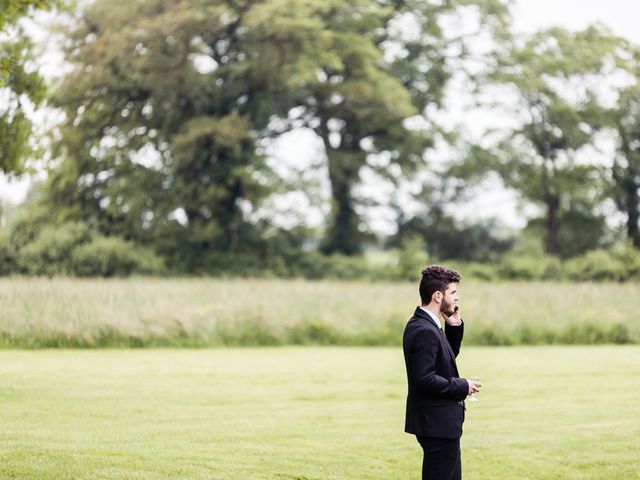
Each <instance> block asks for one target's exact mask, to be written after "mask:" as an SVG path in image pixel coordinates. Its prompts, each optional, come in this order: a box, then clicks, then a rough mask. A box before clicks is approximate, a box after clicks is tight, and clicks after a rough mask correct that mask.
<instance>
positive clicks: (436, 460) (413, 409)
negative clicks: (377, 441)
mask: <svg viewBox="0 0 640 480" xmlns="http://www.w3.org/2000/svg"><path fill="white" fill-rule="evenodd" d="M459 283H460V274H459V273H458V272H456V271H455V270H450V269H448V268H444V267H440V266H438V265H431V266H427V267H425V268H423V269H422V280H421V281H420V298H421V302H422V304H421V306H420V307H418V308H416V311H415V313H414V314H413V317H412V318H411V320H409V322H408V323H407V326H406V327H405V330H404V336H403V341H402V344H403V349H404V361H405V365H406V367H407V381H408V384H409V393H408V395H407V415H406V422H405V432H407V433H412V434H414V435H416V437H417V439H418V443H420V445H421V446H422V450H423V452H424V456H423V460H422V478H423V480H427V479H428V480H460V479H461V478H462V468H461V462H460V436H461V435H462V422H463V421H464V412H465V407H464V399H465V398H466V397H467V395H471V394H472V393H475V392H477V391H479V390H480V386H481V385H480V383H479V382H474V381H471V380H465V379H464V378H459V375H458V368H457V366H456V357H457V356H458V352H459V351H460V343H462V335H463V331H464V324H463V322H462V319H461V318H460V312H459V311H458V307H457V305H456V303H457V302H458V299H459V298H458V284H459ZM441 319H444V322H445V330H444V331H443V330H442V321H441Z"/></svg>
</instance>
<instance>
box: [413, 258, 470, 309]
mask: <svg viewBox="0 0 640 480" xmlns="http://www.w3.org/2000/svg"><path fill="white" fill-rule="evenodd" d="M461 279H462V277H461V276H460V274H459V273H458V272H456V271H455V270H451V269H450V268H446V267H441V266H440V265H427V266H426V267H424V268H423V269H422V280H420V300H421V301H422V305H428V304H429V303H430V302H431V297H432V296H433V294H434V293H435V292H442V293H444V292H445V290H446V289H447V286H448V285H449V284H450V283H459V282H460V280H461Z"/></svg>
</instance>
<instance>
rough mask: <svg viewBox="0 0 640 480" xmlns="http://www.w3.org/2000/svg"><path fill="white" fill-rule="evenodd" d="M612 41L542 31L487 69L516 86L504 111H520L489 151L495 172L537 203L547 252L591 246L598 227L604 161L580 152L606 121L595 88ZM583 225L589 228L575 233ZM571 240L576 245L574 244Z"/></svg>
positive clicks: (612, 65) (608, 67)
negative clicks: (600, 162)
mask: <svg viewBox="0 0 640 480" xmlns="http://www.w3.org/2000/svg"><path fill="white" fill-rule="evenodd" d="M619 45H620V40H619V39H618V38H615V37H614V36H612V35H610V34H608V33H607V32H605V31H602V30H600V29H598V28H595V27H590V28H588V29H586V30H584V31H580V32H570V31H567V30H564V29H561V28H552V29H548V30H543V31H540V32H538V33H536V34H534V35H531V36H530V37H529V38H527V39H526V41H524V42H519V41H516V42H514V44H513V46H512V47H511V48H510V49H509V50H508V51H507V52H506V53H505V54H504V55H503V56H502V58H500V61H499V62H498V64H497V68H496V70H495V72H494V73H493V74H492V80H493V81H496V82H498V83H499V84H503V85H509V86H511V87H515V88H514V89H513V91H514V92H515V96H514V97H513V98H514V99H515V101H513V102H512V103H511V104H510V105H509V109H511V111H513V112H515V113H516V114H517V115H519V117H520V121H519V122H520V123H519V125H518V126H517V127H516V128H515V129H513V130H512V131H510V132H509V136H508V138H506V139H504V140H503V141H502V142H501V143H500V144H499V146H498V148H497V149H496V152H497V153H496V156H497V158H498V160H499V161H498V164H497V171H498V172H499V173H500V174H501V176H502V179H503V180H504V182H505V184H506V185H507V186H509V187H512V188H514V189H515V190H516V191H518V192H519V193H520V195H521V196H522V198H523V199H525V200H527V201H528V202H531V203H532V204H534V205H537V206H540V207H541V208H542V210H543V212H544V213H543V217H542V219H541V221H542V224H543V231H544V241H545V250H546V252H547V253H548V254H550V255H562V256H570V255H572V254H576V253H579V251H580V250H585V249H588V248H593V247H594V246H596V244H595V243H594V242H596V243H597V241H598V236H599V235H600V234H601V232H602V230H603V228H604V219H603V218H602V217H598V216H597V215H596V214H595V213H594V207H595V206H597V205H598V204H599V202H601V201H602V199H603V195H604V193H605V182H604V181H603V177H604V172H603V166H602V165H598V164H597V163H594V162H591V161H588V160H587V161H585V158H586V157H585V156H583V157H582V159H581V154H584V152H585V150H586V149H588V148H589V147H591V146H593V142H594V135H595V134H596V133H597V132H598V131H599V130H600V129H601V128H603V127H604V126H606V125H607V124H608V118H607V110H606V108H605V106H604V105H603V103H602V101H601V98H602V87H603V85H604V84H605V83H606V80H607V79H608V78H610V75H611V74H612V73H613V72H615V71H616V69H617V68H618V64H619V59H618V58H617V53H618V47H619ZM506 91H507V92H509V93H513V92H511V91H509V90H508V89H507V90H506ZM509 93H507V96H506V97H507V98H512V96H509ZM587 224H589V225H590V227H589V229H590V230H589V233H587V232H586V231H582V232H581V231H580V228H581V227H580V225H582V226H585V225H587ZM572 236H578V237H581V240H580V241H578V240H579V239H572V238H570V237H572ZM563 239H564V242H563ZM574 240H575V241H574ZM585 240H587V241H586V243H585ZM572 244H573V245H578V244H579V245H578V247H576V248H577V250H576V248H573V247H572Z"/></svg>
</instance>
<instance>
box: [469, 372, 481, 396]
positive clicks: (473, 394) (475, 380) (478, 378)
mask: <svg viewBox="0 0 640 480" xmlns="http://www.w3.org/2000/svg"><path fill="white" fill-rule="evenodd" d="M469 380H471V381H472V382H479V381H480V377H469ZM469 401H470V402H477V401H479V400H478V397H476V392H473V393H472V394H471V397H469Z"/></svg>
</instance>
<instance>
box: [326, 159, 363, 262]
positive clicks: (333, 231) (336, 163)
mask: <svg viewBox="0 0 640 480" xmlns="http://www.w3.org/2000/svg"><path fill="white" fill-rule="evenodd" d="M361 155H362V153H360V152H358V153H350V152H343V151H339V150H329V151H328V152H327V158H328V162H329V180H330V182H331V196H332V206H331V217H330V219H329V222H328V223H329V227H328V228H327V232H326V234H325V238H324V239H323V242H322V246H321V250H322V251H323V252H324V253H329V254H331V253H342V254H344V255H356V254H358V253H360V243H361V241H362V233H361V232H360V230H359V229H358V222H359V218H358V214H357V213H356V211H355V208H354V199H353V195H352V188H353V185H354V184H355V183H356V181H357V178H358V171H359V157H361ZM355 157H358V158H355Z"/></svg>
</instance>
